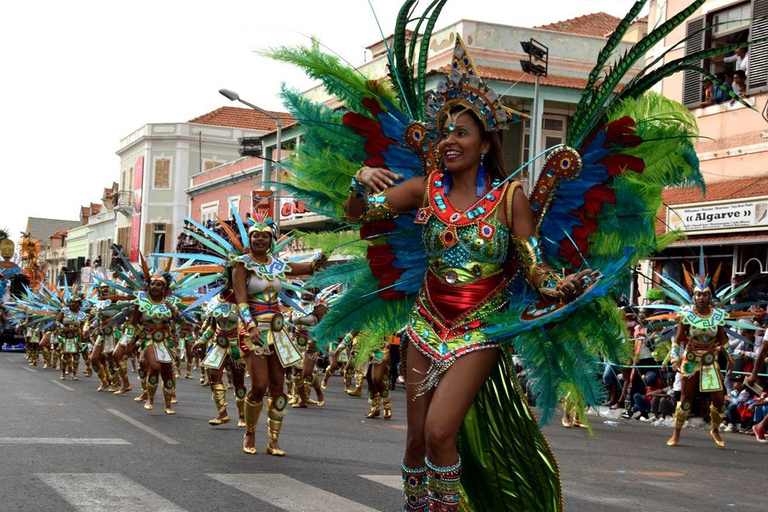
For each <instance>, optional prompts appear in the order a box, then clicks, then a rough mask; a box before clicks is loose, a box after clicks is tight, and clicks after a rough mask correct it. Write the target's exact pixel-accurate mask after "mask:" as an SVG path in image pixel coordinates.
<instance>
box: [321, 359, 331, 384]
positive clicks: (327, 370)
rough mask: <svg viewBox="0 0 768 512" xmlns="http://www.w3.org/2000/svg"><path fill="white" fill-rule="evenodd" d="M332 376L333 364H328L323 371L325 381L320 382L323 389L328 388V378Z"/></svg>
mask: <svg viewBox="0 0 768 512" xmlns="http://www.w3.org/2000/svg"><path fill="white" fill-rule="evenodd" d="M330 378H331V365H328V367H327V368H326V369H325V372H324V373H323V381H322V382H321V383H320V387H321V388H322V389H324V390H325V389H328V379H330Z"/></svg>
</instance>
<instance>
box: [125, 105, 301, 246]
mask: <svg viewBox="0 0 768 512" xmlns="http://www.w3.org/2000/svg"><path fill="white" fill-rule="evenodd" d="M276 114H279V115H281V116H284V118H285V119H286V120H287V119H291V117H290V116H289V115H288V114H283V113H276ZM274 129H275V121H274V120H273V119H271V118H269V117H267V116H265V115H263V114H261V113H258V112H256V111H254V110H251V109H244V108H235V107H222V108H219V109H217V110H214V111H213V112H209V113H208V114H204V115H202V116H199V117H196V118H195V119H192V120H190V121H188V122H186V123H150V124H146V125H144V126H142V127H141V128H139V129H138V130H136V131H135V132H133V133H131V134H130V135H128V136H127V137H125V138H124V139H123V140H121V141H120V149H118V151H117V155H118V156H119V157H120V168H121V171H120V185H119V192H118V196H119V197H120V198H123V197H124V196H127V195H128V194H131V195H132V208H131V211H130V215H127V216H124V215H117V216H116V228H117V235H116V240H117V243H118V244H120V245H122V246H123V247H124V252H125V253H126V254H127V255H128V254H129V253H130V258H131V261H137V259H138V251H142V252H144V253H145V254H147V253H150V252H153V251H155V249H156V248H159V250H160V251H172V250H174V248H175V240H176V237H177V236H178V235H179V234H180V233H181V231H182V229H183V227H184V223H183V220H184V217H185V216H186V215H188V213H189V198H188V196H187V194H186V189H187V188H188V187H189V185H190V178H191V177H192V176H194V175H195V174H199V173H202V172H205V171H207V170H209V169H212V168H214V167H216V166H219V165H221V164H223V163H225V162H230V161H233V160H236V159H238V158H239V157H240V155H239V153H238V148H239V147H240V144H239V142H238V138H239V137H259V136H261V135H263V134H264V133H267V132H269V131H272V130H274Z"/></svg>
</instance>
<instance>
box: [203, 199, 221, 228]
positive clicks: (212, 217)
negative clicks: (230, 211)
mask: <svg viewBox="0 0 768 512" xmlns="http://www.w3.org/2000/svg"><path fill="white" fill-rule="evenodd" d="M218 213H219V202H218V201H214V202H212V203H205V204H201V205H200V223H201V224H202V225H203V226H205V225H207V224H208V222H209V221H212V222H215V221H216V215H218Z"/></svg>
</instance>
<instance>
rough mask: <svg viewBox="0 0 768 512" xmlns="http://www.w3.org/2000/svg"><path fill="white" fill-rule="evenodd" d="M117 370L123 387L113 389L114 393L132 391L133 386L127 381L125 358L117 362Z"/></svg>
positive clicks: (119, 393)
mask: <svg viewBox="0 0 768 512" xmlns="http://www.w3.org/2000/svg"><path fill="white" fill-rule="evenodd" d="M117 371H118V373H120V380H122V381H123V386H124V388H123V389H118V390H117V391H115V394H116V395H122V394H123V393H127V392H129V391H132V389H133V388H131V385H130V383H129V382H128V361H126V360H125V358H123V360H122V361H120V362H119V363H118V365H117ZM155 389H157V383H155Z"/></svg>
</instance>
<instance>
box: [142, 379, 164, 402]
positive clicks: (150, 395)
mask: <svg viewBox="0 0 768 512" xmlns="http://www.w3.org/2000/svg"><path fill="white" fill-rule="evenodd" d="M158 380H160V376H159V375H149V376H148V377H147V403H145V404H144V408H145V409H147V410H151V409H153V408H154V404H155V393H157V382H158Z"/></svg>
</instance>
